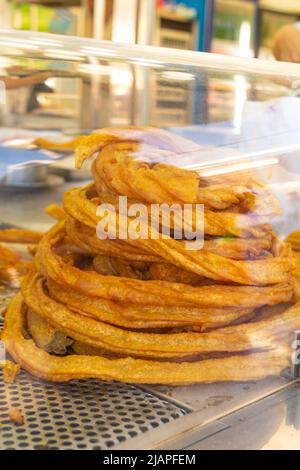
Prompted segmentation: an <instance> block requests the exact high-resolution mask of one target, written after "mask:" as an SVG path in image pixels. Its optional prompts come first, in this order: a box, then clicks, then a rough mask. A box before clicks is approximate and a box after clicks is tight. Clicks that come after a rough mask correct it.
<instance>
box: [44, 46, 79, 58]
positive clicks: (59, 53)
mask: <svg viewBox="0 0 300 470" xmlns="http://www.w3.org/2000/svg"><path fill="white" fill-rule="evenodd" d="M44 54H45V55H46V56H48V57H51V58H54V59H64V60H79V61H80V60H83V58H84V57H83V54H82V53H81V52H76V51H68V50H57V49H45V50H44Z"/></svg>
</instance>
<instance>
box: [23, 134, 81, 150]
mask: <svg viewBox="0 0 300 470" xmlns="http://www.w3.org/2000/svg"><path fill="white" fill-rule="evenodd" d="M83 137H84V136H78V137H75V138H74V139H71V140H68V141H66V142H54V141H52V140H48V139H44V138H43V137H39V138H38V139H35V140H34V141H33V142H32V143H33V144H34V145H36V146H37V147H39V148H41V149H47V150H57V151H59V150H70V151H72V150H75V149H76V148H77V147H78V145H80V142H81V140H82V138H83Z"/></svg>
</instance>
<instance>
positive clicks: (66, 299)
mask: <svg viewBox="0 0 300 470" xmlns="http://www.w3.org/2000/svg"><path fill="white" fill-rule="evenodd" d="M47 287H48V289H49V293H50V296H51V297H52V298H53V299H54V300H56V301H58V302H59V303H62V304H64V305H67V306H68V307H69V308H70V309H72V310H74V311H75V312H78V313H80V314H82V315H88V316H90V317H92V318H94V319H95V320H100V321H103V322H105V323H110V324H112V325H116V326H120V327H124V328H133V329H146V328H172V327H180V326H181V327H183V326H189V327H190V328H194V329H196V330H198V331H199V330H201V331H206V330H207V329H213V328H219V327H221V326H226V325H229V324H230V323H232V322H236V321H238V320H242V319H244V318H248V317H249V316H250V315H251V314H252V315H255V313H254V310H253V308H251V307H250V308H242V307H239V308H236V307H228V308H205V307H202V308H201V307H199V308H192V307H188V308H184V307H171V308H168V307H163V306H154V305H153V306H143V305H141V306H136V305H135V304H126V305H124V304H123V303H116V302H112V301H110V300H105V299H103V298H97V297H89V296H87V295H84V294H81V293H80V292H77V291H76V290H74V289H70V288H68V289H64V287H63V286H61V285H58V284H56V283H54V282H53V281H51V280H50V279H48V281H47Z"/></svg>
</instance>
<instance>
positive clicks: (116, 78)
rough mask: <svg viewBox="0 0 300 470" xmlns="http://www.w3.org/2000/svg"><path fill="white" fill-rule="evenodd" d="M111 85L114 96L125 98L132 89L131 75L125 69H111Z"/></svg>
mask: <svg viewBox="0 0 300 470" xmlns="http://www.w3.org/2000/svg"><path fill="white" fill-rule="evenodd" d="M111 84H112V87H113V94H114V95H116V96H126V95H127V94H128V93H129V92H130V90H131V87H132V73H131V72H130V71H129V70H126V69H121V68H118V67H116V68H113V69H112V70H111Z"/></svg>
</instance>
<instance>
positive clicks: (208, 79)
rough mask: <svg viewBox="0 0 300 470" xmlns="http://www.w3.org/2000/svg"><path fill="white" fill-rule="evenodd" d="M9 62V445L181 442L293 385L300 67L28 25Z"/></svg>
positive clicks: (10, 48)
mask: <svg viewBox="0 0 300 470" xmlns="http://www.w3.org/2000/svg"><path fill="white" fill-rule="evenodd" d="M0 63H1V66H0V122H1V128H0V152H1V159H0V228H1V230H0V244H1V245H0V298H1V308H2V310H3V311H5V312H6V313H5V318H4V321H3V322H4V329H3V333H2V337H1V338H2V342H1V343H0V344H1V349H0V353H1V358H0V359H1V363H2V371H1V372H0V373H1V375H0V418H1V422H2V428H1V431H0V447H1V448H5V449H11V448H14V449H32V448H33V449H40V448H47V449H55V448H59V449H125V448H129V449H133V448H134V449H137V448H141V449H143V448H147V449H149V448H168V449H171V448H188V447H189V446H191V445H192V444H193V443H195V442H200V441H203V440H205V439H206V438H207V437H208V436H213V435H215V434H218V436H220V435H221V434H220V433H221V431H222V430H224V429H226V428H227V426H226V424H224V423H225V422H226V417H228V416H229V415H230V414H231V413H233V412H234V411H236V410H238V409H243V410H244V413H246V414H247V409H248V408H247V407H248V406H250V404H252V405H253V404H254V403H256V402H258V401H260V400H263V399H264V398H265V397H268V396H270V395H271V394H273V393H275V392H278V391H280V390H290V388H291V387H292V385H293V384H295V383H297V382H298V380H299V373H298V332H299V330H300V306H299V303H298V302H299V279H300V277H299V276H300V274H299V271H300V269H299V266H300V265H299V263H300V256H299V250H300V232H299V230H300V216H299V207H300V204H299V200H300V196H299V195H300V163H299V151H300V140H299V131H298V122H299V115H300V101H299V87H300V65H296V64H285V63H276V62H263V61H259V60H255V59H238V58H234V57H229V56H221V55H216V54H205V53H197V52H192V51H179V50H176V49H163V48H162V49H160V48H153V47H140V46H127V45H118V44H114V43H110V42H98V41H95V40H91V39H79V38H73V37H61V36H56V35H47V34H42V33H32V32H16V31H2V32H0ZM212 87H215V88H217V89H218V91H219V95H218V96H217V95H214V97H213V96H212V95H211V94H210V93H209V90H210V89H211V88H212ZM173 90H176V93H174V92H173ZM158 109H159V112H158V111H157V110H158ZM75 162H76V167H77V169H75ZM155 214H156V215H155ZM28 246H29V247H28ZM11 299H12V300H11ZM9 301H10V302H9ZM8 302H9V303H8ZM19 365H21V370H19ZM297 416H298V414H297V413H295V414H293V413H291V412H290V413H289V417H288V421H287V422H288V425H289V426H290V427H292V429H298V427H299V426H298V424H297ZM283 419H286V417H285V415H282V416H277V417H276V419H273V420H267V421H266V422H265V423H261V424H260V426H259V429H255V431H254V430H253V438H254V437H255V439H256V446H259V447H264V446H265V445H266V444H267V443H268V442H269V441H270V439H271V437H272V436H274V435H275V434H276V432H277V431H278V427H279V423H281V422H282V420H283ZM154 429H155V433H153V432H151V431H153V430H154ZM223 444H224V446H225V447H226V442H224V443H223Z"/></svg>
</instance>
